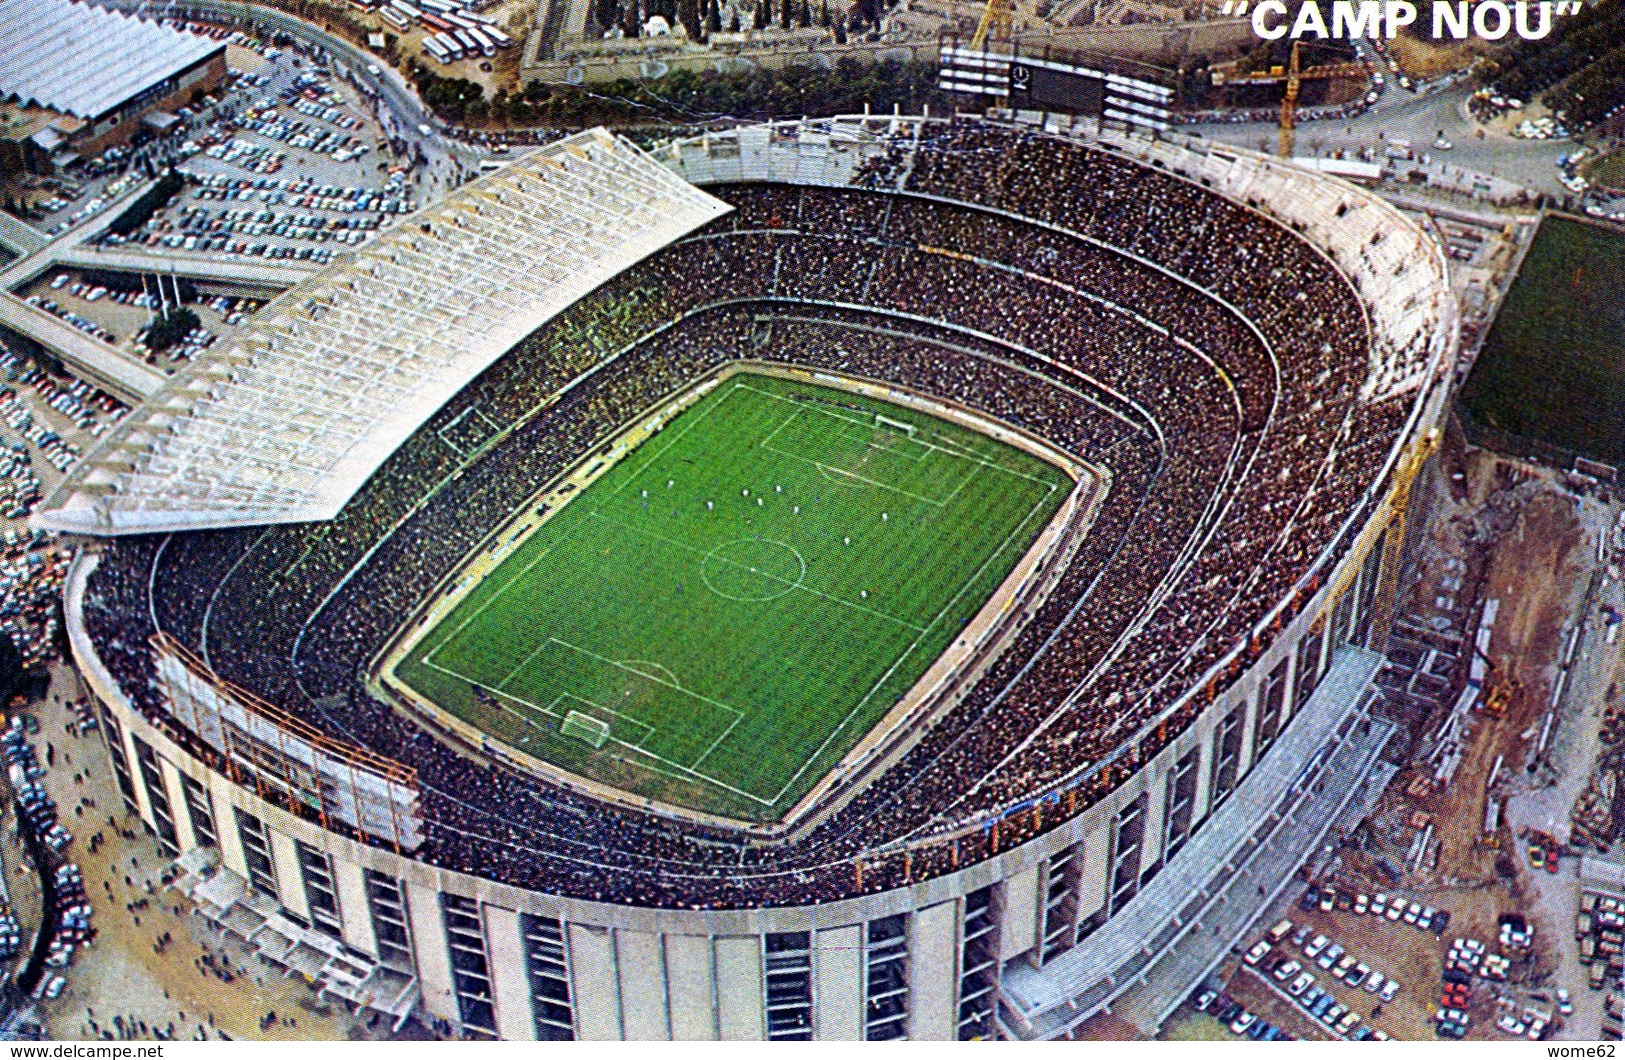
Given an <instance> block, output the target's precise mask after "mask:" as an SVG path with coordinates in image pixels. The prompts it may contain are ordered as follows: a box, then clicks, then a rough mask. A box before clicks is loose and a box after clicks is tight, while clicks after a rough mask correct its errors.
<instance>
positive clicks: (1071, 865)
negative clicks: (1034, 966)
mask: <svg viewBox="0 0 1625 1060" xmlns="http://www.w3.org/2000/svg"><path fill="white" fill-rule="evenodd" d="M1082 864H1083V850H1082V849H1081V848H1079V847H1077V846H1070V847H1067V848H1065V849H1064V850H1057V851H1056V852H1055V853H1054V854H1051V855H1050V859H1049V863H1048V865H1046V866H1045V872H1044V950H1043V953H1042V954H1041V959H1042V960H1044V961H1049V960H1050V959H1051V958H1053V957H1056V956H1058V955H1060V954H1062V953H1065V952H1066V951H1067V950H1069V949H1071V948H1072V942H1073V934H1072V924H1073V921H1075V920H1077V918H1078V883H1079V877H1080V875H1081V873H1080V871H1079V869H1080V867H1081V866H1082Z"/></svg>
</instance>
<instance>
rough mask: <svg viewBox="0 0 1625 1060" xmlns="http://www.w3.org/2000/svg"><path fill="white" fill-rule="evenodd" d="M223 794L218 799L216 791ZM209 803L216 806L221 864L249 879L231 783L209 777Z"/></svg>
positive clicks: (213, 774) (212, 776)
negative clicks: (238, 830) (238, 829)
mask: <svg viewBox="0 0 1625 1060" xmlns="http://www.w3.org/2000/svg"><path fill="white" fill-rule="evenodd" d="M216 788H219V789H220V791H221V794H220V795H219V797H218V798H217V797H216V796H215V789H216ZM208 790H209V801H210V802H211V803H212V804H213V806H214V830H215V832H216V833H218V834H219V836H220V864H221V865H223V866H225V868H226V871H228V872H231V873H234V874H236V875H237V876H238V877H240V878H242V879H244V880H246V879H248V859H247V858H246V857H244V856H243V837H242V836H241V835H240V834H238V832H237V811H236V808H235V807H234V806H233V805H232V802H231V781H229V780H227V779H226V778H225V777H222V776H220V775H219V774H215V773H211V774H210V775H209V786H208Z"/></svg>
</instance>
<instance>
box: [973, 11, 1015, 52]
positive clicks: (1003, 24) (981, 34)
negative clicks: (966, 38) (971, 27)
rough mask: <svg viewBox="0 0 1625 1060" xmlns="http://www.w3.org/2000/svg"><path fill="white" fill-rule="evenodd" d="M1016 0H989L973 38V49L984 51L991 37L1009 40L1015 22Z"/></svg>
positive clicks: (997, 39) (998, 39)
mask: <svg viewBox="0 0 1625 1060" xmlns="http://www.w3.org/2000/svg"><path fill="white" fill-rule="evenodd" d="M1015 13H1016V4H1015V0H987V6H986V7H985V8H983V9H982V20H981V21H980V22H978V23H977V24H976V36H974V37H972V38H971V41H970V46H971V50H972V51H978V52H979V51H983V50H985V49H986V48H987V42H988V40H989V39H992V40H995V41H1008V40H1009V39H1010V34H1011V29H1012V26H1013V25H1014V23H1015Z"/></svg>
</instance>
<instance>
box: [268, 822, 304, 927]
mask: <svg viewBox="0 0 1625 1060" xmlns="http://www.w3.org/2000/svg"><path fill="white" fill-rule="evenodd" d="M265 833H266V835H267V836H269V837H270V839H271V863H272V864H273V865H275V866H276V889H277V900H278V901H280V902H281V903H282V906H283V908H285V909H287V910H288V912H290V913H292V914H293V915H294V916H297V917H301V918H303V919H305V920H307V921H308V920H309V919H310V902H309V901H308V900H307V899H306V898H305V874H304V872H303V871H302V870H301V869H300V867H299V851H298V850H297V849H296V848H295V847H294V845H293V840H292V839H290V838H289V837H287V836H285V835H283V834H282V833H281V832H279V831H277V830H276V829H275V828H267V829H266V830H265Z"/></svg>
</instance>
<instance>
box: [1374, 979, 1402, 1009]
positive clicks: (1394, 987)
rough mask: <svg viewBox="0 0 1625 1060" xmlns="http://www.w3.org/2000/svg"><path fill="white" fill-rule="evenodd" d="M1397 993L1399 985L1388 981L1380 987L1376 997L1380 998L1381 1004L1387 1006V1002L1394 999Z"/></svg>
mask: <svg viewBox="0 0 1625 1060" xmlns="http://www.w3.org/2000/svg"><path fill="white" fill-rule="evenodd" d="M1398 993H1399V984H1398V983H1396V982H1394V981H1393V980H1392V979H1390V980H1388V981H1387V982H1386V983H1384V984H1383V985H1382V989H1381V990H1379V991H1377V996H1378V997H1380V998H1382V1000H1383V1004H1387V1003H1388V1002H1390V1001H1392V1000H1393V999H1394V995H1396V994H1398Z"/></svg>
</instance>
